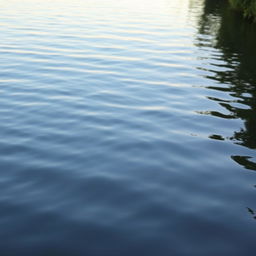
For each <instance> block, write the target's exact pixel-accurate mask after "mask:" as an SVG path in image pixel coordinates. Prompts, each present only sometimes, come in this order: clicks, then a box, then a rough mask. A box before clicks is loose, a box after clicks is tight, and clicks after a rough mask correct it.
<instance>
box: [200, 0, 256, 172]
mask: <svg viewBox="0 0 256 256" xmlns="http://www.w3.org/2000/svg"><path fill="white" fill-rule="evenodd" d="M200 35H201V36H211V40H209V39H208V40H207V41H206V40H205V41H204V40H202V39H201V38H198V40H197V44H198V46H199V47H202V46H204V45H205V44H208V46H209V44H210V46H211V47H214V48H216V49H218V50H220V51H221V54H222V55H221V58H222V59H223V60H224V62H225V64H224V65H223V66H220V65H219V66H218V65H217V64H214V65H215V66H217V68H216V69H215V70H210V71H211V74H212V75H207V76H206V77H207V78H208V79H212V80H215V81H216V82H218V85H217V86H209V87H207V88H208V89H212V90H217V91H225V92H227V93H228V94H229V95H230V96H231V97H232V98H233V99H231V100H226V99H225V100H224V99H219V98H214V97H208V98H209V99H210V100H214V101H216V102H218V104H219V105H221V106H222V107H223V108H225V109H226V110H227V111H228V114H223V113H220V112H217V111H207V112H204V114H209V115H213V116H217V117H221V118H225V119H238V118H239V119H241V120H243V123H244V127H243V128H241V129H240V130H238V131H234V134H233V135H232V136H231V137H229V138H228V139H230V140H232V141H234V142H235V143H236V144H240V145H242V146H245V147H247V148H250V149H256V132H255V131H256V129H255V128H256V72H255V65H254V64H255V57H256V47H255V45H256V25H255V24H250V23H249V22H247V21H244V20H243V19H242V17H241V16H240V14H238V13H236V12H234V11H233V10H231V8H229V7H228V6H227V3H226V1H222V0H215V1H212V0H205V6H204V12H203V14H202V16H201V18H200V19H199V37H200ZM202 38H203V37H202ZM221 67H224V68H223V69H222V68H221ZM216 136H217V137H218V135H211V136H210V138H214V139H222V138H221V136H220V138H217V137H216ZM251 158H252V157H251V156H232V159H233V160H234V161H236V162H237V163H238V164H240V165H242V166H243V167H245V168H246V169H250V170H256V163H255V162H253V159H251Z"/></svg>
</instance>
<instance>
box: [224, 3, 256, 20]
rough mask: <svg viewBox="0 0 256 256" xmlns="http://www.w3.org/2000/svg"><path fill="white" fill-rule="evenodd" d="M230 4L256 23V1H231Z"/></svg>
mask: <svg viewBox="0 0 256 256" xmlns="http://www.w3.org/2000/svg"><path fill="white" fill-rule="evenodd" d="M229 2H230V3H231V5H232V6H233V7H234V8H235V9H237V10H241V11H242V12H243V14H244V16H245V17H247V18H252V19H254V20H255V21H256V0H229Z"/></svg>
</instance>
